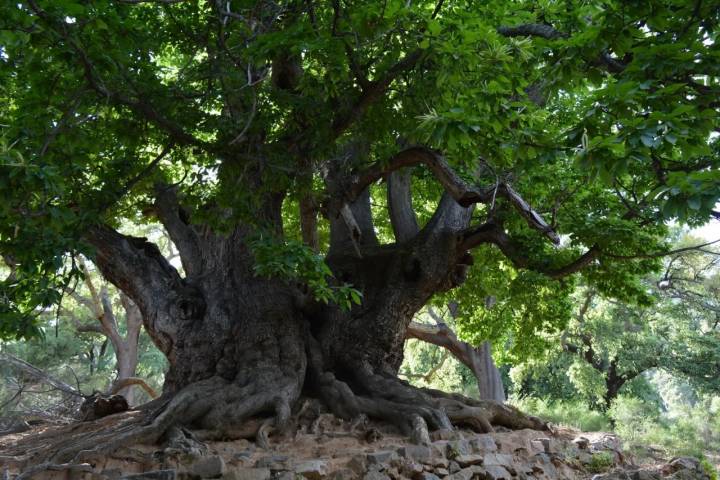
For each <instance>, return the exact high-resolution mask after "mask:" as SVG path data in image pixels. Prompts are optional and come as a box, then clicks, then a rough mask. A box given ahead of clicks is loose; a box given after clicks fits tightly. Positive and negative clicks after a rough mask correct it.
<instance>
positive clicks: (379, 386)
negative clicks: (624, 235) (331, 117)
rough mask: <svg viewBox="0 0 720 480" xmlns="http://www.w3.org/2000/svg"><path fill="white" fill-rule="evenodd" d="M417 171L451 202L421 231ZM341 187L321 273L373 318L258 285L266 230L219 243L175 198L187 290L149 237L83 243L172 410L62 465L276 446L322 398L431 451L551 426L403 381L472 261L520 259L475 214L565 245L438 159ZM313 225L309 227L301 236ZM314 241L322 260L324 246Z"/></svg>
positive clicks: (159, 196)
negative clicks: (115, 294) (498, 217)
mask: <svg viewBox="0 0 720 480" xmlns="http://www.w3.org/2000/svg"><path fill="white" fill-rule="evenodd" d="M418 163H426V164H428V165H429V167H430V169H431V170H432V171H433V172H434V173H435V174H436V176H438V178H439V179H440V180H441V182H442V183H443V185H444V186H445V187H446V193H445V194H444V195H443V196H442V198H441V200H440V201H439V203H438V206H437V209H436V212H435V214H434V215H433V217H432V218H431V219H430V220H429V221H428V222H427V223H426V224H425V225H423V226H422V227H420V226H419V225H418V223H417V221H416V220H415V219H414V215H412V214H410V212H411V208H410V205H411V198H410V188H409V183H408V182H407V181H403V179H402V178H400V181H396V180H398V178H396V176H402V175H404V173H403V172H402V171H399V170H400V168H401V167H403V166H409V165H415V164H418ZM338 172H342V169H341V168H338V169H336V170H334V171H333V172H331V173H330V174H329V176H328V178H327V179H326V183H327V185H328V190H329V191H330V194H331V195H330V200H329V201H328V203H327V204H326V205H324V208H323V213H324V214H325V215H326V217H327V218H328V220H329V222H330V247H329V250H328V253H327V255H326V258H325V261H326V263H327V264H328V266H329V267H330V269H331V270H332V272H333V275H334V277H335V279H337V281H339V282H343V283H349V284H352V285H353V286H354V287H355V288H357V289H358V290H360V291H361V292H362V295H363V299H362V304H361V305H355V306H353V307H352V308H351V309H350V310H344V309H342V308H340V307H339V306H338V305H335V304H320V303H317V302H315V301H314V300H313V299H312V298H311V295H308V293H307V291H306V289H305V287H304V286H303V285H298V284H295V283H293V282H289V281H287V280H283V279H281V278H268V277H263V276H258V275H257V273H256V270H255V267H256V259H255V257H254V255H253V253H252V249H251V244H252V242H253V239H256V238H257V227H255V226H251V225H249V224H247V223H243V222H242V221H240V222H238V223H237V225H236V226H235V228H233V229H232V230H231V231H229V232H217V231H215V230H213V229H212V228H211V227H209V226H206V225H196V224H192V223H190V222H189V220H188V218H189V215H188V212H186V211H185V210H184V208H183V206H182V205H181V202H180V200H179V198H178V195H177V191H176V189H175V188H174V187H166V186H158V187H157V189H156V201H155V209H154V210H155V213H156V214H157V217H158V218H159V219H160V221H161V222H162V224H163V225H164V226H165V228H166V230H167V231H168V233H169V235H170V237H171V238H172V240H173V242H174V244H175V246H176V247H177V249H178V252H179V255H180V259H181V261H182V265H183V270H184V273H185V275H184V276H181V274H180V273H179V272H178V271H177V270H176V269H175V268H174V267H172V265H170V264H169V263H168V261H167V260H166V259H165V258H164V257H163V256H162V255H161V253H160V251H159V250H158V248H157V247H156V246H155V245H153V244H152V243H150V242H148V241H147V240H146V239H144V238H136V237H130V236H127V235H123V234H120V233H118V232H117V231H115V230H113V229H111V228H109V227H107V226H103V225H98V226H96V227H93V228H91V229H90V230H89V231H88V232H87V234H86V236H85V238H86V240H87V241H88V242H89V243H91V244H92V245H93V246H94V248H95V251H96V256H95V259H94V261H95V263H96V264H97V266H98V267H99V269H100V270H101V272H102V273H103V275H104V276H105V277H106V278H107V279H108V280H109V281H111V282H112V283H114V284H115V285H116V286H117V287H118V288H120V289H121V290H122V291H123V292H124V293H125V294H126V295H127V296H128V297H129V298H130V299H131V300H132V301H133V302H134V304H135V305H137V307H138V309H139V311H140V312H141V316H142V319H143V323H144V326H145V329H146V330H147V332H148V334H149V335H150V337H151V338H152V340H153V342H154V343H155V344H156V345H157V346H158V348H159V349H160V350H161V351H162V352H163V353H164V354H165V356H166V357H167V359H168V361H169V365H170V367H169V371H168V372H167V375H166V380H165V386H164V392H163V396H162V397H161V399H159V400H158V401H157V402H156V403H153V404H152V405H154V406H157V405H160V406H159V407H157V408H155V407H153V408H155V410H154V411H153V412H152V413H151V414H150V416H149V417H148V419H147V420H146V421H145V423H142V424H139V425H137V427H136V428H127V429H125V430H123V432H122V433H121V434H116V435H113V436H112V437H111V438H112V440H111V441H108V442H99V441H98V439H97V438H91V439H88V440H83V441H81V442H78V443H74V444H73V445H72V446H68V447H65V448H61V449H59V450H58V451H57V452H56V453H55V454H54V455H53V456H52V460H53V461H58V460H62V461H67V460H68V459H70V458H73V457H74V456H75V455H76V454H77V453H78V452H79V451H82V450H88V449H90V450H95V451H97V450H99V449H112V448H115V447H117V446H118V445H121V444H128V443H132V442H140V441H143V442H156V441H158V440H160V439H162V438H166V439H177V438H178V434H177V433H178V430H177V429H176V428H175V427H176V426H185V427H190V428H198V429H204V430H210V431H212V432H215V434H218V435H221V436H247V435H248V434H257V435H258V438H259V439H260V440H262V441H264V440H263V439H265V438H266V435H267V433H268V432H270V431H272V430H276V431H283V430H284V429H286V428H287V427H288V426H289V425H290V423H291V422H290V419H291V415H292V409H293V407H294V406H295V405H296V404H297V400H298V399H299V397H300V395H301V393H303V394H306V395H310V396H314V397H317V398H320V399H322V400H323V401H324V402H325V404H326V405H327V406H328V408H330V409H331V410H332V411H333V412H334V413H335V414H336V415H338V416H341V417H343V418H348V419H349V418H353V417H356V416H357V415H360V414H365V415H368V416H371V417H374V418H378V419H385V420H387V421H388V422H392V423H393V424H395V425H397V427H399V428H400V429H401V430H402V431H403V432H406V433H407V434H408V435H411V436H412V437H413V438H414V439H415V440H416V441H418V442H421V443H422V442H427V441H429V436H428V429H429V428H430V429H438V428H447V429H451V428H453V425H465V426H469V427H471V428H474V429H476V430H478V431H483V432H486V431H491V430H492V425H493V424H499V425H505V426H508V427H512V428H542V427H544V423H543V422H541V421H539V420H538V419H535V418H532V417H528V416H526V415H523V414H522V413H521V412H519V411H517V410H516V409H513V408H512V407H509V406H505V405H502V404H501V403H498V402H494V401H484V400H471V399H468V398H464V397H461V396H458V395H450V394H446V393H443V392H439V391H434V390H429V389H418V388H415V387H412V386H410V385H409V384H407V383H406V382H404V381H402V380H400V379H398V377H397V373H398V369H399V367H400V364H401V363H402V359H403V345H404V340H405V337H406V330H407V328H408V325H409V324H410V322H411V320H412V318H413V316H414V315H415V314H416V313H417V312H418V311H419V310H420V309H421V308H422V307H423V306H424V305H425V304H426V303H427V301H428V300H429V299H430V297H431V296H432V295H433V294H435V293H437V292H440V291H445V290H448V289H451V288H453V287H455V286H457V285H459V284H460V283H461V282H462V281H463V280H464V278H465V272H466V270H467V268H468V266H469V264H471V263H472V257H471V256H470V254H469V253H468V250H469V249H471V248H473V247H474V246H476V245H479V244H481V243H495V244H497V245H501V248H502V249H504V250H507V253H508V255H513V254H514V252H513V248H514V247H513V244H512V241H511V240H510V239H509V238H508V237H507V235H505V233H504V231H503V229H502V227H501V225H498V224H495V223H493V222H489V223H488V224H486V225H484V226H481V227H475V228H471V227H470V221H471V216H472V211H473V204H474V203H475V202H477V201H490V200H491V199H492V198H494V197H495V196H496V195H497V196H504V197H505V198H507V199H508V200H509V202H510V204H512V205H515V206H516V207H517V208H518V209H519V210H520V212H521V213H522V215H523V216H525V217H526V218H528V222H530V223H531V225H534V226H536V227H537V228H539V229H540V230H542V231H543V232H544V233H546V234H548V235H549V236H551V238H554V237H553V235H554V234H552V232H551V231H548V228H549V227H547V226H546V225H544V223H542V220H541V219H540V218H539V217H538V216H537V214H535V213H534V212H533V211H532V210H531V209H530V208H529V207H528V206H527V204H526V203H524V201H522V199H520V198H519V197H518V196H517V194H516V193H514V192H513V191H512V189H510V188H509V187H507V186H502V188H499V187H493V188H492V189H488V190H487V191H486V190H478V189H473V188H470V187H469V186H468V185H467V184H465V183H464V182H463V181H462V180H461V179H459V178H458V177H457V175H455V174H454V173H453V172H452V171H451V170H450V169H449V167H448V166H447V164H446V163H445V162H444V160H443V159H442V157H440V156H439V155H437V154H436V153H435V152H432V151H430V150H427V149H422V148H411V149H408V150H406V151H404V152H403V153H402V154H399V155H398V156H397V157H396V158H395V159H394V160H393V162H391V166H390V167H383V168H382V169H376V168H375V167H371V168H370V169H369V170H368V171H367V172H366V173H365V174H363V175H360V176H356V177H351V180H350V181H349V182H350V183H348V177H347V176H338V177H337V178H335V177H333V175H335V174H337V173H338ZM221 174H222V173H221ZM382 177H388V178H389V183H388V201H389V203H390V204H391V205H392V208H391V209H390V214H391V220H392V224H393V229H394V231H395V236H396V242H394V243H391V244H385V245H381V244H379V242H378V240H377V238H376V236H375V233H374V227H373V219H372V215H371V210H370V202H369V198H370V197H369V194H368V186H369V185H370V184H371V183H373V182H375V181H376V180H377V179H379V178H382ZM333 192H334V193H333ZM261 199H262V201H261V204H260V205H259V207H258V209H257V212H256V218H255V219H254V220H253V223H255V224H263V225H265V229H266V231H268V232H271V234H272V235H281V234H282V229H283V225H282V218H281V215H280V212H281V205H282V201H283V197H282V195H276V194H264V196H261ZM310 207H311V205H310ZM302 208H304V209H308V208H309V206H308V205H303V206H302ZM306 214H307V215H306V217H307V218H310V217H311V216H312V212H306ZM312 225H314V222H312V221H308V222H304V225H303V229H304V230H307V229H308V228H310V229H311V228H312ZM304 237H305V238H306V239H307V240H308V243H310V244H311V247H313V248H315V247H316V245H312V243H314V240H312V239H314V238H317V237H316V236H315V235H314V234H313V232H311V231H306V232H305V233H304ZM578 265H579V264H578ZM572 268H575V267H571V268H570V270H572ZM578 268H579V267H578ZM549 274H552V272H551V273H549ZM158 402H159V403H158ZM148 408H150V407H148ZM250 420H252V421H250Z"/></svg>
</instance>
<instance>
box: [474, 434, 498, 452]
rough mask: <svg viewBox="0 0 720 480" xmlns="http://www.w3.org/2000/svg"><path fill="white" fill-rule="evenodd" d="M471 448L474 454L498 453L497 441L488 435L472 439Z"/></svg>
mask: <svg viewBox="0 0 720 480" xmlns="http://www.w3.org/2000/svg"><path fill="white" fill-rule="evenodd" d="M470 447H471V448H472V450H473V451H474V452H496V451H497V449H498V448H497V443H495V439H494V438H493V437H492V436H490V435H488V434H482V435H477V436H476V437H475V438H472V439H470Z"/></svg>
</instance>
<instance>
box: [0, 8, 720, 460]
mask: <svg viewBox="0 0 720 480" xmlns="http://www.w3.org/2000/svg"><path fill="white" fill-rule="evenodd" d="M0 13H2V15H1V18H2V20H0V22H2V23H1V24H0V32H1V33H0V81H1V82H2V85H3V90H2V93H0V96H1V97H2V102H0V104H2V108H1V109H0V124H2V139H3V143H2V145H3V147H2V155H3V157H2V158H3V164H2V176H0V189H1V190H2V195H3V198H4V199H5V201H4V202H3V204H2V206H0V212H1V215H2V222H1V224H0V250H2V253H3V255H4V256H5V257H6V259H8V265H10V266H11V269H12V271H11V272H10V275H9V276H8V278H7V280H6V281H4V282H3V284H2V288H3V291H2V293H3V298H4V301H3V304H2V312H1V313H2V315H3V316H2V324H1V325H2V328H1V329H0V331H2V333H3V334H4V335H31V334H33V333H34V323H33V321H32V312H33V311H36V310H37V309H38V308H41V307H43V306H48V305H50V304H53V303H57V302H58V301H60V300H61V293H60V292H62V291H63V290H64V289H65V288H66V287H67V286H68V284H69V283H70V282H72V281H73V279H74V278H75V277H76V274H77V268H76V266H75V263H74V262H73V261H72V255H73V254H75V253H77V252H85V253H87V254H88V255H89V256H90V257H91V258H92V259H93V261H94V262H95V263H96V265H97V266H98V268H99V269H100V270H101V272H102V273H103V275H104V276H105V277H106V278H107V280H108V281H110V282H112V283H113V284H114V285H115V286H117V287H118V288H119V289H120V290H122V291H123V292H124V293H125V294H126V295H127V296H128V297H129V298H130V299H132V301H133V302H134V303H135V304H136V305H137V306H138V308H139V309H140V311H141V313H142V317H143V321H144V326H145V328H146V329H147V331H148V333H149V334H150V336H151V337H152V339H153V341H154V342H155V344H156V345H157V346H158V348H159V349H160V350H161V351H162V352H163V353H164V354H165V355H166V356H167V358H168V360H169V363H170V370H169V372H168V373H167V376H166V382H165V388H164V396H163V399H164V400H163V401H162V402H160V405H163V406H162V409H161V411H160V412H156V413H154V414H153V416H152V417H151V419H152V421H151V422H150V423H148V424H146V425H144V426H142V427H138V428H137V429H135V430H130V431H128V432H126V433H124V434H123V435H119V437H120V439H121V440H122V439H124V440H128V441H129V440H138V439H144V440H155V439H157V438H159V437H160V435H162V434H163V432H166V431H168V429H169V428H171V427H172V426H173V425H176V424H178V423H181V422H183V423H185V424H192V425H194V426H197V427H201V428H206V429H226V430H232V429H233V428H235V427H238V426H242V425H243V424H245V423H246V420H247V419H249V418H251V417H257V416H263V415H264V416H265V417H266V418H268V421H267V422H269V423H267V422H266V423H265V424H263V428H261V431H262V430H263V429H264V428H265V427H270V426H271V427H275V428H277V429H279V430H282V428H283V427H285V426H286V425H287V423H288V419H289V417H290V416H291V411H292V408H293V406H294V405H295V404H296V401H297V399H298V398H299V396H300V395H301V393H302V392H303V391H304V392H306V393H307V394H309V395H313V396H316V397H319V398H321V399H323V400H324V401H325V402H326V403H327V405H328V407H330V408H331V409H332V410H333V411H334V412H335V413H336V414H338V415H340V416H342V417H352V416H355V415H358V414H360V413H365V414H367V415H370V416H373V417H377V418H384V419H387V420H389V421H392V422H395V423H396V424H398V425H399V426H401V427H402V428H404V429H406V430H407V431H415V432H418V433H417V434H418V435H419V437H420V439H422V437H423V436H424V433H423V432H425V431H426V428H425V427H426V425H427V426H429V427H430V428H443V427H445V428H450V427H451V424H453V423H455V424H457V423H464V424H468V425H470V426H473V427H475V428H477V429H479V430H488V429H490V428H491V424H492V423H500V424H505V425H509V426H538V425H539V423H538V422H536V421H535V420H533V419H528V418H527V417H524V416H522V415H521V414H519V413H518V412H515V411H513V410H511V409H509V408H506V407H502V406H500V405H498V404H495V403H492V402H471V401H469V400H467V399H461V398H457V397H452V396H448V395H444V394H442V393H441V392H435V391H421V390H418V389H415V388H412V387H410V386H408V385H407V384H405V383H403V382H401V381H399V380H398V379H397V378H396V373H397V370H398V367H399V365H400V363H401V361H402V347H403V341H404V338H405V329H406V327H407V325H408V324H409V322H410V321H411V319H412V316H413V314H414V313H416V312H417V311H418V310H419V309H420V308H422V307H423V306H424V305H425V304H426V303H427V302H429V301H430V300H431V299H433V298H434V297H437V296H438V295H439V294H441V293H443V292H447V291H449V290H452V289H454V288H455V287H458V286H460V285H461V284H462V283H463V281H464V279H465V277H466V274H467V273H468V269H471V271H470V274H471V277H472V278H478V277H481V278H482V277H483V276H485V275H487V277H488V278H490V277H492V278H493V279H494V281H495V282H496V283H498V282H499V283H502V282H501V281H500V280H499V279H500V278H501V277H502V278H504V279H505V280H506V283H507V284H508V285H511V284H512V285H518V284H517V281H519V280H522V281H524V282H525V283H524V284H525V285H526V286H527V287H528V289H529V290H530V291H532V292H535V293H537V295H545V296H547V295H551V294H552V293H553V292H555V293H557V294H559V295H563V294H565V295H566V294H567V291H568V289H569V287H568V285H570V283H571V282H572V277H573V276H574V275H575V274H577V273H578V272H581V271H582V272H583V274H584V275H585V276H586V277H587V279H588V281H589V282H591V283H593V284H595V285H597V288H600V289H604V290H605V291H607V292H608V293H614V294H617V295H625V296H632V295H641V294H642V291H641V289H640V288H639V287H638V286H637V284H636V283H634V278H635V276H637V275H638V274H639V273H642V272H644V271H647V270H649V269H652V268H654V267H655V266H657V260H656V258H655V254H656V253H658V252H659V251H661V250H662V248H663V245H661V244H660V243H659V241H658V238H659V237H658V235H659V234H661V233H662V232H663V230H664V227H663V223H664V221H665V220H667V219H671V218H679V219H681V220H684V221H688V222H691V223H701V222H703V221H705V220H706V219H707V218H708V217H709V216H710V215H711V214H714V213H715V212H713V210H712V209H713V208H714V205H715V203H716V201H717V199H718V188H717V180H718V170H717V166H718V158H717V142H716V141H714V140H712V139H711V138H712V137H711V133H712V132H713V131H714V130H716V129H717V128H718V121H717V120H718V119H717V108H718V103H717V98H718V93H720V87H719V86H718V83H717V75H718V73H719V72H718V69H720V62H719V61H718V47H717V44H716V41H715V37H716V28H717V22H718V10H717V8H715V6H714V5H713V3H712V2H680V1H671V0H665V1H658V0H653V1H650V2H642V3H634V2H633V3H630V4H628V3H627V2H623V1H605V2H602V3H601V4H592V3H590V4H588V3H586V2H564V3H552V2H547V3H540V4H538V3H536V2H505V1H494V2H485V3H484V4H482V5H479V4H478V3H477V2H470V1H468V2H466V1H442V0H440V1H433V2H428V1H418V2H414V1H413V2H407V1H405V0H403V1H400V0H389V1H386V2H377V1H374V0H373V1H367V2H364V1H359V2H348V1H342V0H337V1H331V2H317V1H299V0H298V1H293V0H288V1H277V2H275V1H271V0H268V1H240V0H232V1H195V0H192V1H191V0H186V1H183V0H156V1H152V0H92V1H81V0H53V1H43V0H27V1H24V0H21V1H18V2H12V3H7V4H3V6H2V7H1V8H0ZM151 220H157V221H159V222H160V223H162V225H163V226H164V227H165V229H166V230H167V232H168V234H169V235H170V237H171V238H172V240H173V242H174V244H175V246H176V247H177V249H178V251H179V254H180V259H181V262H182V267H181V268H179V267H175V266H174V265H172V264H170V263H169V262H168V261H167V260H166V259H165V258H164V257H163V256H162V255H161V254H160V251H159V250H158V248H157V246H155V245H154V244H152V243H151V242H149V241H148V240H147V239H145V238H136V237H133V236H130V235H127V234H124V233H122V229H123V222H143V221H151ZM473 257H475V260H477V261H475V265H474V266H473V263H474V259H473ZM498 272H500V273H498ZM468 288H469V287H468ZM514 288H516V287H514ZM529 300H530V301H528V308H533V307H536V306H537V305H538V304H534V303H533V302H532V299H529ZM548 323H552V322H550V321H548ZM534 326H537V323H534ZM533 328H534V327H533ZM165 400H169V403H167V402H165ZM163 402H165V403H163ZM116 440H117V438H116ZM96 441H97V439H95V440H93V445H94V443H95V442H96ZM85 448H87V445H86V446H85ZM63 455H68V451H67V450H63V451H61V452H59V453H58V454H57V456H58V457H63Z"/></svg>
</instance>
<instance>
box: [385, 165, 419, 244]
mask: <svg viewBox="0 0 720 480" xmlns="http://www.w3.org/2000/svg"><path fill="white" fill-rule="evenodd" d="M411 179H412V172H411V171H410V170H409V169H406V170H396V171H394V172H392V173H390V175H389V176H388V181H387V197H388V210H389V214H390V223H392V228H393V232H394V233H395V241H396V242H398V243H400V242H404V241H407V240H410V239H411V238H413V237H414V236H415V235H416V234H417V233H418V231H419V230H420V227H419V226H418V223H417V217H416V216H415V210H414V209H413V206H412V191H411Z"/></svg>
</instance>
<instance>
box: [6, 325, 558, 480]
mask: <svg viewBox="0 0 720 480" xmlns="http://www.w3.org/2000/svg"><path fill="white" fill-rule="evenodd" d="M307 345H308V349H307V360H308V361H307V373H308V375H307V381H308V383H307V385H305V387H306V389H307V391H308V392H311V393H312V394H313V395H315V396H318V395H319V397H320V398H321V400H322V401H323V403H324V404H325V405H326V406H327V407H328V408H329V409H330V410H331V411H332V412H333V413H334V414H335V415H337V416H338V417H341V418H343V419H346V420H351V421H355V420H357V419H359V418H367V417H371V418H375V419H379V420H385V421H387V422H389V423H391V424H394V425H395V426H397V427H398V428H399V429H400V430H401V431H402V432H403V433H404V434H406V435H408V436H410V437H411V438H412V440H413V441H414V442H416V443H419V444H427V443H429V441H430V436H429V430H431V429H432V430H435V429H450V430H451V429H453V425H463V426H468V427H470V428H472V429H474V430H476V431H479V432H490V431H492V430H493V425H502V426H505V427H509V428H513V429H518V428H533V429H544V428H546V424H545V423H544V422H542V421H540V420H538V419H537V418H534V417H529V416H526V415H525V414H523V413H522V412H520V411H519V410H517V409H515V408H512V407H508V406H505V405H502V404H500V403H496V402H493V401H487V400H473V399H469V398H466V397H463V396H461V395H454V394H447V393H444V392H440V391H437V390H430V389H419V388H416V387H413V386H411V385H409V384H408V383H407V382H405V381H402V380H400V379H398V378H397V377H395V376H393V375H390V374H387V373H379V372H376V371H374V370H373V369H372V368H371V367H370V366H368V365H362V366H360V367H356V368H352V369H351V368H347V366H346V368H344V369H342V370H341V371H343V372H350V373H349V374H348V378H343V379H340V378H338V377H336V375H335V374H334V373H332V372H331V371H329V369H327V368H326V367H325V365H324V361H323V356H322V353H321V350H320V347H319V345H318V344H317V342H315V340H314V339H312V337H309V339H308V342H307ZM301 370H302V371H300V372H296V373H291V374H288V373H287V370H286V371H285V372H284V373H283V371H282V370H280V369H278V368H270V367H267V368H254V369H252V370H250V369H248V370H246V371H243V372H242V374H239V375H238V377H237V378H236V380H235V381H228V380H225V379H222V378H220V377H212V378H208V379H206V380H202V381H198V382H195V383H193V384H191V385H189V386H187V387H185V388H183V389H182V390H180V391H178V392H177V393H175V394H174V395H173V396H165V397H160V398H158V399H157V400H154V401H153V402H150V403H149V404H146V405H144V406H142V407H140V408H139V409H137V410H134V411H128V412H124V413H120V414H116V415H110V416H108V417H104V418H101V419H99V420H96V421H92V422H82V423H78V424H74V425H71V426H69V427H65V428H62V429H57V430H47V431H46V432H44V433H40V434H35V435H32V436H27V437H25V438H23V439H22V440H21V441H19V442H17V443H16V444H15V445H13V446H11V447H9V448H4V449H3V451H2V452H0V454H2V455H7V457H2V458H12V459H13V460H14V461H15V464H16V465H18V466H19V468H20V469H22V468H24V467H27V466H29V465H36V466H38V467H37V468H33V469H32V470H31V471H32V472H35V473H36V472H37V471H39V470H38V468H40V469H43V468H44V469H49V468H66V467H67V466H68V465H73V464H81V463H84V462H92V461H93V459H97V458H98V457H101V456H105V455H112V452H114V451H117V450H118V449H120V448H121V447H128V446H130V445H133V444H160V445H162V446H163V448H164V450H163V452H164V454H167V455H174V454H178V453H183V454H190V455H195V456H200V455H203V454H205V453H206V447H205V445H204V444H203V443H202V442H203V440H208V439H222V438H238V437H241V438H255V440H256V442H257V444H258V446H260V447H262V448H267V447H268V446H269V436H270V435H271V434H275V435H277V434H283V433H284V432H286V431H287V430H288V429H289V427H290V426H291V425H295V424H296V423H297V422H299V421H301V420H303V421H305V422H306V423H307V424H308V425H310V424H311V423H312V420H314V419H315V417H316V416H317V415H315V416H313V415H312V414H313V413H317V412H310V411H309V409H312V407H308V404H306V405H304V406H303V408H299V409H298V410H299V411H297V412H296V413H295V414H294V415H293V412H292V407H293V406H294V405H296V404H297V403H298V402H297V401H298V398H299V397H300V390H301V387H302V386H303V382H304V381H305V380H306V377H305V368H304V365H303V368H302V369H301ZM239 378H242V379H244V381H243V382H242V383H240V382H239V381H238V379H239ZM301 417H302V418H301ZM305 417H309V421H308V418H305ZM67 468H70V467H67Z"/></svg>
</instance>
